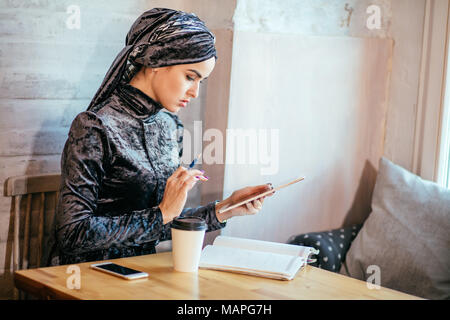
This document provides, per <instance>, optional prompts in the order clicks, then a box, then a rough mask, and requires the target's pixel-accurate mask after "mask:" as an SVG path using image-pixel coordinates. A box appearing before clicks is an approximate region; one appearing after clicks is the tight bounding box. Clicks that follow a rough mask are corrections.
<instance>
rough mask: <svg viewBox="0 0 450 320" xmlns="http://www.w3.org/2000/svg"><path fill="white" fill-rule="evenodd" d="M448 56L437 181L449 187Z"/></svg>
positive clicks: (449, 81) (449, 63)
mask: <svg viewBox="0 0 450 320" xmlns="http://www.w3.org/2000/svg"><path fill="white" fill-rule="evenodd" d="M449 65H450V57H449V55H448V53H447V71H446V73H447V75H446V79H447V81H446V85H445V93H444V102H443V114H442V118H441V119H442V123H441V139H440V140H441V142H440V147H439V151H440V152H439V167H438V168H439V172H438V183H439V184H440V185H442V186H445V187H447V188H450V74H449V71H450V70H449V69H450V68H449Z"/></svg>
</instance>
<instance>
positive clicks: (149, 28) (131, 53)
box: [88, 8, 217, 110]
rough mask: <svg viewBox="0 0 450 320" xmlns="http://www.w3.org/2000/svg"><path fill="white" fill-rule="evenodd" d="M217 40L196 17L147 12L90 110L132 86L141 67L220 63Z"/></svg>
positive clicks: (159, 10)
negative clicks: (124, 84) (125, 85)
mask: <svg viewBox="0 0 450 320" xmlns="http://www.w3.org/2000/svg"><path fill="white" fill-rule="evenodd" d="M214 44H215V37H214V35H213V34H212V33H211V31H209V30H208V28H207V27H206V26H205V24H204V22H203V21H202V20H200V19H199V18H198V17H197V16H196V15H195V14H193V13H186V12H182V11H176V10H172V9H165V8H155V9H152V10H149V11H147V12H144V13H143V14H142V15H141V16H140V17H139V18H138V19H137V20H136V21H135V22H134V23H133V25H132V26H131V28H130V31H129V32H128V34H127V37H126V39H125V47H124V48H123V49H122V51H120V52H119V54H118V55H117V57H116V58H115V59H114V62H113V63H112V65H111V67H110V68H109V70H108V72H107V73H106V76H105V78H104V79H103V82H102V84H101V86H100V88H99V89H98V90H97V93H96V94H95V96H94V98H93V99H92V101H91V103H90V104H89V107H88V110H90V109H91V108H92V107H94V106H95V105H97V104H99V103H101V102H102V101H104V100H105V99H106V98H107V97H109V96H110V95H111V93H112V92H113V91H114V89H115V88H116V87H117V85H118V84H119V83H120V82H129V81H130V80H131V79H132V78H133V76H134V75H135V74H136V73H137V72H138V71H139V69H140V68H141V67H142V66H146V67H151V68H157V67H166V66H171V65H176V64H187V63H197V62H201V61H204V60H208V59H210V58H212V57H215V58H216V59H217V55H216V49H215V46H214Z"/></svg>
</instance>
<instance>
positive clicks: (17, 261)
mask: <svg viewBox="0 0 450 320" xmlns="http://www.w3.org/2000/svg"><path fill="white" fill-rule="evenodd" d="M60 177H61V174H60V173H50V174H40V175H28V176H15V177H9V178H8V179H6V181H5V185H4V195H5V196H7V197H11V218H13V217H14V218H13V221H14V228H13V270H14V271H16V270H19V269H28V268H29V267H31V266H33V267H40V266H41V265H42V263H45V262H44V261H42V260H43V259H42V257H43V254H44V250H50V249H49V248H44V243H45V242H44V237H45V234H47V235H50V236H51V233H52V229H53V226H54V219H55V211H56V205H57V201H58V193H59V188H60V183H61V182H60V180H61V179H60ZM21 240H23V242H22V245H21V243H20V242H21ZM30 248H33V250H30Z"/></svg>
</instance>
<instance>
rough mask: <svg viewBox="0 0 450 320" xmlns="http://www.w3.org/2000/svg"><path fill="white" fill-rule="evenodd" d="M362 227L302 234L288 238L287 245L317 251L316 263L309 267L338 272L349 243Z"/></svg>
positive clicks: (354, 226)
mask: <svg viewBox="0 0 450 320" xmlns="http://www.w3.org/2000/svg"><path fill="white" fill-rule="evenodd" d="M361 226H362V225H353V226H349V227H345V228H341V229H335V230H328V231H322V232H310V233H304V234H300V235H296V236H292V237H291V238H289V240H288V243H289V244H296V245H300V246H307V247H314V248H316V249H319V251H320V252H319V254H318V255H317V256H316V258H317V262H315V263H311V264H310V265H312V266H315V267H319V268H322V269H325V270H329V271H333V272H338V271H339V269H340V268H341V264H342V261H343V260H344V259H345V254H346V253H347V250H348V248H349V247H350V244H351V242H352V241H353V239H354V238H355V237H356V235H357V234H358V231H359V229H361Z"/></svg>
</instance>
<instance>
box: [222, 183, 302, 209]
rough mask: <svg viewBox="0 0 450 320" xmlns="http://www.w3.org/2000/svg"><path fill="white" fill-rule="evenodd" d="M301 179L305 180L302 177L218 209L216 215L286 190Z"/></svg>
mask: <svg viewBox="0 0 450 320" xmlns="http://www.w3.org/2000/svg"><path fill="white" fill-rule="evenodd" d="M303 179H305V178H304V177H301V178H297V179H295V180H292V181H291V182H288V183H286V184H283V185H281V186H278V187H276V188H273V189H270V190H268V191H265V192H263V193H260V194H258V195H256V196H253V197H251V198H249V199H246V200H243V201H241V202H239V203H236V204H234V205H232V206H230V207H227V208H223V209H220V210H219V212H218V213H223V212H227V211H228V210H231V209H234V208H237V207H239V206H242V205H243V204H246V203H248V202H251V201H253V200H256V199H259V198H261V197H264V196H267V195H268V194H271V193H273V192H275V191H277V190H280V189H283V188H286V187H287V186H290V185H291V184H294V183H297V182H299V181H302V180H303Z"/></svg>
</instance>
